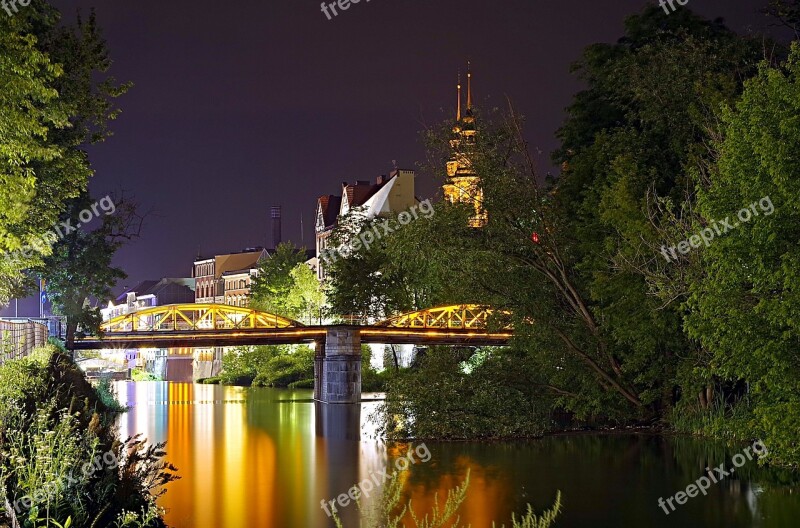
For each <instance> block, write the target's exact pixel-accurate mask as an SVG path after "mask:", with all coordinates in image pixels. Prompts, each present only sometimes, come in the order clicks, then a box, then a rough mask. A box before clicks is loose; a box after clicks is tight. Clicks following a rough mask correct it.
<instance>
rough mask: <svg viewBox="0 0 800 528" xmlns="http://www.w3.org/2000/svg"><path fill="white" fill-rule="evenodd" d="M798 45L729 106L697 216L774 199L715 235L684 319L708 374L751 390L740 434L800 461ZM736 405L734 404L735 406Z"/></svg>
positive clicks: (776, 455) (779, 457)
mask: <svg viewBox="0 0 800 528" xmlns="http://www.w3.org/2000/svg"><path fill="white" fill-rule="evenodd" d="M799 101H800V47H798V44H797V43H795V45H794V46H793V48H792V55H791V58H790V59H789V61H788V62H787V63H786V65H785V68H777V67H773V66H770V65H769V64H766V63H765V64H764V65H762V67H761V69H760V72H759V75H758V77H756V78H755V79H753V80H751V81H750V82H748V83H747V86H746V90H745V92H744V94H743V96H742V98H741V100H740V101H739V102H738V103H737V104H736V106H735V108H730V109H729V110H727V111H726V112H725V114H724V116H723V120H724V124H725V135H724V138H723V139H722V140H721V141H719V142H718V143H717V145H716V149H717V151H718V152H719V153H720V157H719V162H718V165H717V166H716V167H715V171H714V172H713V175H712V178H711V184H710V185H709V186H708V187H707V188H703V189H701V190H700V192H699V193H698V203H699V209H700V213H701V214H702V215H703V216H704V217H705V218H709V219H710V218H721V217H725V216H727V215H730V214H731V213H732V212H736V211H739V210H741V209H742V208H743V207H744V208H747V207H748V204H751V203H758V204H759V207H757V208H756V211H759V210H760V209H759V208H760V206H761V204H764V203H765V202H764V201H765V199H766V198H768V199H769V203H771V204H773V206H774V213H773V214H771V215H760V216H758V217H757V218H755V219H753V220H752V221H750V222H740V224H739V226H738V227H737V228H736V229H735V230H733V231H732V232H730V233H728V234H726V236H724V237H720V238H719V239H717V240H715V241H714V244H712V245H711V246H710V247H709V248H708V249H707V250H706V251H704V252H703V260H702V264H703V269H704V272H705V273H704V275H703V276H702V277H701V278H700V280H699V281H698V282H697V283H696V284H694V285H693V286H692V288H691V297H690V299H689V301H688V302H687V309H688V316H687V323H688V328H689V331H690V332H691V335H692V336H693V337H695V338H696V339H698V340H699V341H700V342H702V343H703V345H704V347H705V348H706V349H707V350H708V351H709V354H710V359H709V362H708V366H707V367H706V369H707V371H708V373H709V374H711V375H714V376H718V377H720V378H721V379H724V380H742V381H744V382H746V383H747V386H748V387H749V389H750V390H749V394H748V396H749V398H748V399H749V412H750V420H749V422H748V423H747V424H746V425H745V426H744V427H739V428H735V429H736V430H735V433H736V435H737V436H739V437H741V438H745V439H751V438H760V439H761V440H762V441H763V442H764V443H765V444H766V445H767V446H768V447H769V449H770V453H769V457H772V458H773V459H774V460H775V461H776V462H782V463H791V464H798V463H800V443H798V440H797V434H796V433H797V431H798V429H800V376H798V375H797V374H798V372H800V355H798V352H797V350H798V343H799V342H800V328H798V324H797V321H798V314H799V313H800V291H799V290H798V287H797V284H798V272H799V270H800V252H798V249H797V239H798V235H800V213H798V211H800V201H799V200H800V187H798V183H797V178H796V175H797V174H798V170H800V163H799V162H798V156H797V147H796V145H798V141H800V125H798V122H797V115H798V111H800V103H799ZM740 405H741V404H740Z"/></svg>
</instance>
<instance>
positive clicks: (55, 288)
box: [41, 194, 142, 350]
mask: <svg viewBox="0 0 800 528" xmlns="http://www.w3.org/2000/svg"><path fill="white" fill-rule="evenodd" d="M98 204H99V205H98ZM87 212H90V213H92V214H91V215H89V214H88V213H87ZM82 215H83V217H89V216H97V215H99V216H100V218H99V220H97V221H96V222H97V223H99V226H98V227H97V228H95V229H90V226H87V225H80V227H77V226H78V224H80V218H81V216H82ZM62 221H63V223H64V224H65V225H67V226H69V227H64V229H63V231H64V232H63V234H64V237H63V238H62V239H60V240H58V241H57V242H56V243H55V244H54V245H53V248H52V254H51V255H49V256H48V257H46V258H45V261H44V265H43V267H42V270H41V276H42V278H43V279H44V280H45V281H46V283H47V291H48V294H49V296H50V300H51V302H52V303H53V310H54V311H55V312H56V313H57V314H60V315H63V316H66V319H67V335H66V341H67V348H68V349H70V350H72V348H73V344H74V341H75V335H76V332H77V331H78V330H79V329H80V331H81V332H82V333H85V334H96V333H97V331H98V330H99V326H100V322H101V320H102V319H101V316H100V312H99V310H98V309H97V308H96V304H97V303H98V302H103V301H105V300H106V299H109V298H111V297H112V295H111V289H112V288H113V287H114V286H115V285H116V283H117V281H118V280H120V279H124V278H125V277H127V275H126V274H125V272H124V271H123V270H122V269H120V268H116V267H114V266H113V265H112V260H113V258H114V255H115V253H116V252H117V250H118V249H119V248H120V247H121V246H122V244H123V243H124V242H125V241H127V240H130V239H132V238H135V237H137V236H139V233H140V231H141V227H142V217H141V216H140V215H139V213H138V212H137V207H136V204H135V203H134V202H132V201H131V200H130V199H126V198H124V197H120V198H118V199H116V200H114V199H113V198H111V197H106V198H103V199H101V200H100V201H99V202H93V201H92V200H91V198H90V197H89V196H88V195H87V194H84V195H82V196H81V197H79V198H77V199H75V200H72V201H71V202H70V204H69V208H68V209H67V211H66V212H65V213H64V214H63V215H62ZM70 228H71V229H70ZM67 231H68V232H67Z"/></svg>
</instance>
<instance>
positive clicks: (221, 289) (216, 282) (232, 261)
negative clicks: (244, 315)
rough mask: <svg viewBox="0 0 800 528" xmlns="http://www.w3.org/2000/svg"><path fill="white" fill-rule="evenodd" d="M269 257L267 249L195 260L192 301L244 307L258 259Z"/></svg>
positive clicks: (249, 249)
mask: <svg viewBox="0 0 800 528" xmlns="http://www.w3.org/2000/svg"><path fill="white" fill-rule="evenodd" d="M268 256H269V253H268V252H267V250H266V249H264V248H262V247H258V248H248V249H245V250H244V251H241V252H239V253H228V254H225V255H216V256H214V257H210V258H201V257H198V258H197V260H195V262H194V276H195V279H196V280H197V289H196V294H195V302H196V303H204V304H230V305H232V306H247V304H249V301H248V300H247V299H248V298H249V296H250V286H251V284H252V277H253V276H254V275H255V273H256V270H257V269H258V265H259V263H260V262H261V260H262V259H265V258H267V257H268Z"/></svg>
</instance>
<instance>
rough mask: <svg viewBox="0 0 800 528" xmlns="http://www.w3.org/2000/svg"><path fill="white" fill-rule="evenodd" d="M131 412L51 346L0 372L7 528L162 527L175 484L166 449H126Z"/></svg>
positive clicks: (133, 442)
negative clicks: (168, 492) (168, 489)
mask: <svg viewBox="0 0 800 528" xmlns="http://www.w3.org/2000/svg"><path fill="white" fill-rule="evenodd" d="M124 409H125V408H124V407H120V405H119V403H118V402H117V401H116V400H115V399H114V397H113V394H112V392H111V390H110V388H109V386H108V385H107V384H101V385H100V386H99V388H95V387H93V386H92V385H91V384H90V383H89V382H88V380H87V379H86V377H85V375H84V373H83V372H82V371H81V370H80V368H79V367H78V366H77V365H76V363H75V362H74V361H73V360H72V359H71V358H70V357H69V356H68V355H67V354H65V353H64V352H63V351H61V350H58V349H57V348H56V347H55V346H54V345H48V346H46V347H42V348H39V349H37V350H35V351H34V352H33V353H32V354H31V355H30V356H28V357H26V358H23V359H19V360H15V361H10V362H8V363H6V364H4V365H2V366H0V423H2V424H3V428H2V430H0V440H1V441H2V443H1V444H0V445H2V448H1V451H0V479H1V482H2V486H1V487H0V488H1V489H0V494H2V500H3V502H4V504H5V508H4V512H3V516H4V519H3V521H4V522H5V523H6V524H7V525H9V526H21V527H23V528H34V527H39V526H42V523H45V524H44V525H45V526H68V525H69V524H68V523H70V524H71V525H72V526H93V527H100V526H117V527H133V526H136V527H140V528H142V527H147V528H160V527H164V526H166V525H165V524H164V522H163V520H162V519H161V516H162V514H163V510H162V509H161V508H160V507H159V506H158V505H157V504H156V501H157V499H158V497H159V496H160V495H161V494H163V493H164V491H165V490H164V488H163V486H164V485H166V484H167V483H169V482H171V481H173V480H175V479H176V478H178V477H177V476H176V474H175V473H176V470H175V468H174V467H172V466H171V465H169V464H167V463H165V462H164V461H163V456H164V451H163V447H164V446H163V445H158V444H157V445H154V446H148V445H146V444H145V440H144V439H143V438H142V437H140V436H135V437H134V438H131V439H128V440H125V441H120V439H119V435H118V428H117V425H116V421H117V417H118V415H119V413H120V412H121V411H123V410H124Z"/></svg>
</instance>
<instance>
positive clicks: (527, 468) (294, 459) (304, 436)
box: [116, 382, 800, 528]
mask: <svg viewBox="0 0 800 528" xmlns="http://www.w3.org/2000/svg"><path fill="white" fill-rule="evenodd" d="M116 389H117V394H118V396H119V398H120V400H121V401H122V403H124V404H126V405H129V406H131V407H132V408H131V410H130V411H129V412H128V413H126V414H124V415H122V416H121V417H120V422H119V425H120V434H121V436H122V437H127V436H132V435H135V434H142V435H143V436H145V437H146V438H147V439H148V440H149V441H150V442H151V443H156V442H167V447H166V450H167V460H168V461H169V462H171V463H172V464H174V465H175V466H177V468H178V470H179V475H180V476H181V480H178V481H177V482H174V483H172V484H170V485H169V487H168V492H167V494H166V495H165V496H163V497H162V498H161V499H160V504H161V505H162V506H163V507H164V508H166V510H167V514H166V518H165V520H166V522H167V523H168V525H169V526H172V527H174V528H218V527H222V528H330V527H332V526H333V523H332V522H331V521H330V519H328V518H327V517H326V515H325V513H324V512H323V511H322V509H321V508H320V501H322V500H326V501H327V500H335V499H336V498H337V497H338V496H339V495H341V494H344V493H347V491H348V490H349V489H350V488H351V487H352V486H353V485H354V484H356V483H359V482H363V481H365V480H366V479H370V478H373V476H374V475H379V474H380V473H381V472H382V470H384V469H386V470H387V472H389V473H391V472H392V471H393V469H394V463H395V461H396V459H397V458H398V457H403V456H405V455H406V454H407V453H408V449H409V446H408V445H393V446H391V447H389V448H388V449H387V447H386V446H385V445H383V444H382V443H380V442H379V441H377V440H375V438H376V435H375V428H376V426H375V424H373V423H371V422H369V420H368V416H369V415H370V414H371V413H372V412H373V411H374V409H375V406H376V404H375V403H365V404H362V405H361V406H357V405H323V404H319V403H315V402H313V401H312V400H311V391H307V390H297V391H288V390H275V389H242V388H236V387H220V386H214V385H193V384H186V383H164V382H144V383H129V382H127V383H126V382H120V383H118V384H117V385H116ZM418 447H419V446H418ZM428 447H429V448H430V452H431V458H430V460H429V462H427V463H418V464H416V465H413V466H411V470H410V471H409V472H407V473H404V474H403V475H402V479H403V484H404V489H403V502H404V503H405V501H407V500H408V499H411V500H412V504H413V506H414V510H415V511H416V512H417V513H419V514H420V515H422V516H424V514H425V513H426V512H429V511H430V510H431V509H432V507H433V504H434V496H435V495H436V494H437V493H438V496H439V501H440V504H441V503H442V502H443V501H444V499H445V498H446V496H447V492H448V491H449V490H450V489H453V488H455V487H456V486H458V485H460V484H461V483H462V482H463V479H464V476H465V475H466V473H467V470H469V471H470V473H471V476H470V480H471V484H470V487H469V491H468V495H467V500H466V501H465V502H464V504H463V505H462V507H461V508H460V510H459V514H460V515H461V520H462V522H464V523H469V524H471V526H473V527H474V528H483V527H487V528H488V527H490V526H492V521H498V525H499V524H500V523H503V522H505V523H506V525H508V522H509V518H510V515H511V512H512V511H516V512H518V513H519V512H521V511H523V509H524V506H525V504H527V502H529V501H530V502H532V503H533V504H534V505H535V508H536V509H537V510H538V511H541V510H542V509H544V508H548V507H550V506H551V505H552V501H553V498H554V496H555V492H556V490H561V492H562V493H563V497H564V500H565V504H566V506H565V508H566V510H565V514H564V519H563V521H561V522H559V525H564V526H588V525H593V524H596V522H595V521H597V519H602V520H603V521H604V523H601V524H603V525H604V526H653V527H658V528H662V527H668V526H675V525H686V526H694V525H695V524H692V523H693V521H694V520H696V519H698V518H701V519H702V518H705V519H707V520H708V519H710V520H711V521H713V522H709V523H707V524H706V525H709V526H711V525H715V526H730V527H736V528H738V527H749V526H753V524H752V522H751V521H752V519H753V516H754V515H756V514H755V513H753V512H751V511H749V509H748V508H746V507H744V506H743V505H745V504H747V503H745V502H743V501H742V497H743V496H748V497H749V496H750V495H753V493H752V492H751V489H758V486H757V485H751V484H750V483H749V482H747V481H739V480H735V481H733V480H731V484H732V485H733V484H736V486H735V487H734V486H727V487H726V486H721V485H720V486H716V487H714V488H713V489H711V490H709V497H708V498H704V500H696V501H694V502H692V503H690V504H687V505H686V506H685V507H684V508H683V509H682V510H680V511H678V512H675V513H674V514H673V515H672V516H670V517H669V518H668V517H666V516H664V515H663V513H661V511H660V510H658V509H657V507H656V506H655V504H656V499H657V498H658V497H659V496H669V495H670V494H671V493H674V492H675V490H678V489H681V488H682V487H685V486H686V483H687V482H691V481H692V480H693V479H695V478H696V475H695V470H696V468H697V467H701V468H702V467H705V466H703V465H702V464H708V460H709V451H708V449H707V448H706V447H704V446H703V445H701V444H696V443H694V441H691V442H690V441H688V440H686V441H685V442H684V441H682V440H681V441H679V440H669V441H667V440H661V439H657V438H653V437H647V436H629V437H624V436H620V437H614V436H600V437H590V436H577V437H570V436H566V437H553V438H548V439H543V440H540V441H534V442H529V443H459V444H440V445H434V444H431V443H428ZM420 459H421V457H420V456H419V454H417V460H418V461H419V460H420ZM676 461H678V462H676ZM698 464H700V465H698ZM644 468H646V469H644ZM676 468H679V469H676ZM753 471H755V470H753ZM737 475H739V473H738V472H737ZM759 493H762V494H763V496H764V497H767V496H768V494H767V492H759ZM784 495H785V494H784ZM379 496H380V490H375V491H373V492H372V494H371V496H370V497H369V498H368V499H367V500H366V501H365V506H366V507H367V508H370V507H374V506H376V503H375V501H376V499H377V497H379ZM759 497H761V495H759ZM796 499H797V497H796V495H795V496H791V495H789V496H788V497H786V496H782V495H779V496H770V498H769V500H768V501H765V500H763V498H760V499H759V500H758V501H757V502H758V505H759V508H760V509H761V510H764V512H765V513H763V514H761V513H758V516H759V518H763V519H766V522H764V524H763V528H778V527H779V528H784V527H790V526H791V527H794V526H796V523H795V522H794V521H795V520H796V518H797V517H798V516H800V502H799V501H798V500H796ZM753 500H755V499H753ZM710 505H711V507H710ZM341 513H342V518H343V520H344V521H345V522H344V525H345V526H346V527H347V528H356V527H358V526H359V523H358V519H357V517H358V512H357V509H356V508H355V506H354V505H352V504H351V505H350V506H349V507H347V508H345V509H344V510H343V511H342V512H341ZM405 520H406V521H410V519H409V518H406V519H405ZM717 521H718V522H717Z"/></svg>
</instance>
